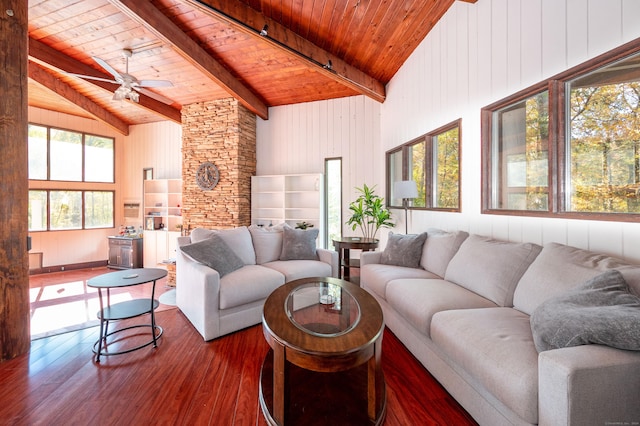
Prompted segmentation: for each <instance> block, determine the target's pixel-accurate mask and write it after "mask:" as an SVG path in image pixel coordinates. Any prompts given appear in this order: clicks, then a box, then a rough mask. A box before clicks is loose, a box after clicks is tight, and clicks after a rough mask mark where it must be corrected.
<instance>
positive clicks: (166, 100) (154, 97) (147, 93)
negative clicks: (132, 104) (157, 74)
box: [133, 86, 173, 105]
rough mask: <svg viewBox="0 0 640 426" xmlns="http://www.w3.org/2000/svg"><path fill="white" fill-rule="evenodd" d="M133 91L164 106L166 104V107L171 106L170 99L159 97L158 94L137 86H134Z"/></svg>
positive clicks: (171, 101)
mask: <svg viewBox="0 0 640 426" xmlns="http://www.w3.org/2000/svg"><path fill="white" fill-rule="evenodd" d="M133 89H134V90H135V91H137V92H140V93H142V94H143V95H146V96H148V97H150V98H153V99H155V100H156V101H160V102H162V103H164V104H167V105H171V104H173V100H172V99H169V98H167V97H165V96H162V95H160V94H158V93H155V92H152V91H151V90H147V89H145V88H143V87H137V86H134V87H133Z"/></svg>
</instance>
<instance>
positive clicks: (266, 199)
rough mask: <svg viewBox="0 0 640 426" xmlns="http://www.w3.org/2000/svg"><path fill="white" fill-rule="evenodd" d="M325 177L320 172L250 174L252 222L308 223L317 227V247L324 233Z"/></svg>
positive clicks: (320, 245)
mask: <svg viewBox="0 0 640 426" xmlns="http://www.w3.org/2000/svg"><path fill="white" fill-rule="evenodd" d="M323 188H324V179H323V175H322V174H321V173H311V174H292V175H264V176H252V177H251V223H252V224H254V225H262V226H269V225H276V224H278V223H282V222H286V223H288V224H289V225H291V226H292V227H294V228H295V227H296V225H297V224H298V223H301V222H307V223H310V224H312V225H313V227H314V228H315V229H319V230H320V233H319V237H318V246H319V247H323V248H324V247H326V240H325V236H324V190H323Z"/></svg>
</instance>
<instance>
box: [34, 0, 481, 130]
mask: <svg viewBox="0 0 640 426" xmlns="http://www.w3.org/2000/svg"><path fill="white" fill-rule="evenodd" d="M454 1H455V0H296V1H293V0H288V1H287V0H29V88H28V90H29V96H28V97H29V105H33V106H37V107H40V108H45V109H50V110H54V111H60V112H65V113H68V114H73V115H80V116H86V117H91V118H95V119H97V120H100V121H102V122H104V123H106V124H108V125H109V126H111V127H113V128H114V129H116V130H117V131H119V132H121V133H123V134H128V131H129V129H128V128H129V126H130V125H132V124H140V123H148V122H154V121H159V120H173V121H175V122H180V109H181V107H182V106H183V105H188V104H191V103H196V102H203V101H211V100H215V99H221V98H228V97H231V96H233V97H235V98H236V99H238V100H239V101H240V102H241V103H242V104H243V105H245V106H246V107H247V108H249V109H250V110H251V111H253V112H255V113H256V114H257V115H258V116H260V117H262V118H264V119H268V108H269V107H271V106H278V105H287V104H294V103H300V102H310V101H317V100H324V99H333V98H340V97H346V96H353V95H357V94H363V95H365V96H368V97H370V98H372V99H375V100H376V101H378V102H384V99H385V85H386V84H387V83H388V82H389V80H391V78H392V77H393V75H394V74H395V73H396V72H397V71H398V69H399V68H400V67H401V66H402V64H403V63H404V62H405V60H406V59H407V58H408V57H409V55H410V54H411V53H412V52H413V51H414V49H415V48H416V47H417V45H418V44H419V43H420V42H421V41H422V40H423V39H424V38H425V36H426V35H427V34H428V32H429V31H430V30H431V29H432V28H433V26H434V25H435V24H436V23H437V21H438V20H439V19H440V18H441V17H442V15H443V14H444V13H445V12H446V11H447V10H448V9H449V7H450V6H451V5H452V4H453V2H454ZM463 1H467V2H470V3H475V1H476V0H463ZM261 33H262V34H261ZM125 49H128V50H130V51H131V52H132V55H131V57H130V58H129V61H128V72H129V74H130V75H132V76H135V78H136V79H138V80H169V81H171V82H172V83H173V86H171V87H157V88H156V87H154V88H149V89H146V90H150V91H152V93H150V95H151V96H147V95H145V94H144V93H143V94H140V97H139V101H138V102H137V103H136V102H132V101H130V100H128V99H125V100H114V99H113V97H114V92H115V90H116V89H118V87H119V86H120V84H117V83H110V82H108V81H109V80H113V76H112V75H111V74H109V72H108V71H107V70H105V69H104V68H103V67H101V66H100V65H99V64H98V63H97V62H96V61H95V60H94V59H92V58H93V57H97V58H100V59H102V60H104V61H105V62H106V63H107V64H108V66H111V67H112V68H113V69H115V70H116V71H117V72H118V73H119V74H121V75H122V74H123V73H125V71H126V66H127V65H126V62H125V61H126V59H125V55H123V51H124V50H125ZM70 74H80V75H88V76H90V77H93V79H83V78H79V77H78V76H76V75H70ZM147 93H148V92H147ZM154 95H155V96H154Z"/></svg>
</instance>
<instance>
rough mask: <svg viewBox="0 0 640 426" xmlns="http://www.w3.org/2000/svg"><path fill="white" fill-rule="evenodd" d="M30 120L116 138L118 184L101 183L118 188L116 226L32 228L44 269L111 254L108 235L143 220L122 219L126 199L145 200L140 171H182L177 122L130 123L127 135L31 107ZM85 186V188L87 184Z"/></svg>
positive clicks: (159, 175) (74, 186) (51, 185)
mask: <svg viewBox="0 0 640 426" xmlns="http://www.w3.org/2000/svg"><path fill="white" fill-rule="evenodd" d="M29 122H30V123H35V124H44V125H49V126H55V127H59V128H64V129H69V130H77V131H81V132H87V133H92V134H96V135H101V136H109V137H113V138H115V153H116V161H115V164H116V183H115V185H111V184H99V189H106V190H115V191H116V199H115V206H116V212H115V213H116V217H115V227H114V228H109V229H94V230H77V231H76V230H74V231H49V232H30V233H29V235H30V236H31V243H32V248H31V252H30V253H38V252H40V253H42V254H43V255H42V264H43V267H45V268H46V267H48V266H59V265H72V264H77V263H86V262H95V261H104V260H106V259H107V255H108V243H107V236H109V235H115V234H116V231H117V228H118V227H119V226H120V225H121V224H129V225H135V226H137V225H140V224H142V208H141V209H140V219H139V220H135V221H126V220H125V219H124V202H125V201H127V202H128V201H140V202H142V169H143V168H145V167H153V168H154V177H156V178H173V177H177V178H179V177H181V175H182V157H181V155H180V151H181V146H182V127H181V126H180V125H178V124H175V123H173V122H159V123H151V124H145V125H139V126H131V127H130V132H129V136H123V135H121V134H120V133H117V132H115V131H114V130H112V129H111V128H110V127H108V126H105V125H103V124H101V123H100V122H98V121H96V120H91V119H88V118H82V117H76V116H73V115H68V114H63V113H58V112H53V111H49V110H44V109H40V108H34V107H29ZM83 185H84V186H83ZM29 187H30V188H32V189H36V188H65V189H82V188H84V187H86V184H80V183H73V182H65V183H57V182H44V181H40V182H37V181H34V182H30V185H29Z"/></svg>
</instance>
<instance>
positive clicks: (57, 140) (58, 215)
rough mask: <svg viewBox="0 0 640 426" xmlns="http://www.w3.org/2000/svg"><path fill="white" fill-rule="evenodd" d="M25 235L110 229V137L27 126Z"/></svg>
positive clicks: (111, 210) (111, 186)
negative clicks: (27, 196) (27, 171)
mask: <svg viewBox="0 0 640 426" xmlns="http://www.w3.org/2000/svg"><path fill="white" fill-rule="evenodd" d="M28 148H29V162H28V166H29V180H30V190H29V213H28V214H29V218H28V222H29V231H30V232H34V231H61V230H73V229H95V228H113V227H114V221H115V220H114V201H115V192H114V190H113V189H114V182H115V180H114V175H115V173H114V158H115V156H114V139H113V138H110V137H105V136H98V135H91V134H88V133H83V132H77V131H72V130H64V129H58V128H54V127H49V126H43V125H38V124H29V132H28Z"/></svg>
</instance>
